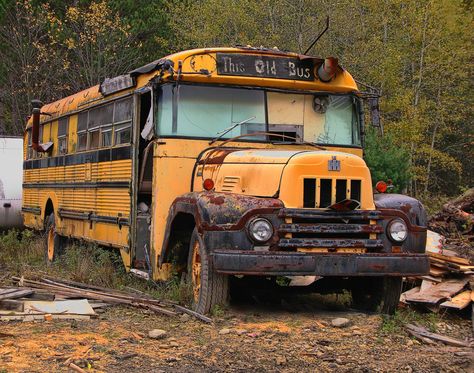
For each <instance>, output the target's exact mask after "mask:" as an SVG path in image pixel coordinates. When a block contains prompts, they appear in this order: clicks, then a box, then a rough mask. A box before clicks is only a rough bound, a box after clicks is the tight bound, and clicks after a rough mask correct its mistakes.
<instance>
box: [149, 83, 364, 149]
mask: <svg viewBox="0 0 474 373" xmlns="http://www.w3.org/2000/svg"><path fill="white" fill-rule="evenodd" d="M356 100H357V99H356V98H355V97H354V96H352V95H347V94H346V95H332V94H302V93H289V92H281V91H278V92H276V91H270V90H264V89H247V88H233V87H232V88H231V87H219V86H202V85H185V84H181V85H178V86H176V85H172V84H167V85H163V86H161V87H160V88H159V92H158V94H157V105H156V107H157V112H156V115H155V118H156V127H157V128H156V129H157V131H156V133H157V134H158V135H159V136H160V137H196V138H206V139H207V138H209V139H212V138H215V137H217V136H218V135H219V133H223V132H225V131H226V130H228V129H229V128H232V126H234V125H236V124H238V123H240V122H242V124H239V125H237V126H235V128H232V129H231V130H230V131H228V132H227V133H225V135H224V136H222V139H228V138H231V137H235V136H240V135H243V134H250V133H255V132H268V133H271V134H274V135H273V136H272V135H265V136H253V137H249V140H256V141H271V142H282V141H284V142H294V141H296V142H302V141H307V142H312V143H316V144H327V145H349V146H360V145H361V143H360V123H359V116H358V110H357V106H356V103H357V101H356ZM286 136H288V137H286ZM295 139H296V140H295Z"/></svg>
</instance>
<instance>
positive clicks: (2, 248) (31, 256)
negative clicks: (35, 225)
mask: <svg viewBox="0 0 474 373" xmlns="http://www.w3.org/2000/svg"><path fill="white" fill-rule="evenodd" d="M43 255H44V241H43V240H42V239H41V237H39V236H37V235H35V234H34V233H33V232H32V231H30V230H23V231H18V230H16V229H12V230H10V231H8V232H6V233H4V234H1V235H0V268H1V267H5V268H8V269H10V270H11V271H13V272H15V273H19V272H22V271H24V270H25V269H27V267H30V266H37V265H39V264H41V262H42V261H43Z"/></svg>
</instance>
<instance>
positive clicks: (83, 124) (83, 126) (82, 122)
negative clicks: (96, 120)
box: [77, 111, 89, 151]
mask: <svg viewBox="0 0 474 373" xmlns="http://www.w3.org/2000/svg"><path fill="white" fill-rule="evenodd" d="M88 114H89V112H87V111H84V112H82V113H79V116H78V118H77V151H81V150H86V149H87V118H88Z"/></svg>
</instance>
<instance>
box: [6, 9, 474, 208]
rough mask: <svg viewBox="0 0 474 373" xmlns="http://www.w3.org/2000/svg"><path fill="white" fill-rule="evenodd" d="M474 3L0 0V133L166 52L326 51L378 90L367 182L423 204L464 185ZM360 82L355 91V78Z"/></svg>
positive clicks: (470, 177)
mask: <svg viewBox="0 0 474 373" xmlns="http://www.w3.org/2000/svg"><path fill="white" fill-rule="evenodd" d="M473 14H474V3H473V1H472V0H463V1H462V0H431V1H430V0H260V1H253V0H193V1H190V0H167V1H165V0H152V1H150V0H95V1H90V0H66V1H61V0H50V1H38V0H0V135H2V134H6V135H21V134H22V133H23V128H24V124H25V120H26V118H27V116H28V115H29V113H30V112H31V107H30V102H31V100H32V99H34V98H35V99H40V100H42V101H43V102H49V101H52V100H56V99H58V98H60V97H64V96H66V95H69V94H71V93H74V92H77V91H79V90H82V89H84V88H86V87H89V86H92V85H95V84H97V83H99V82H101V81H102V80H103V79H104V78H105V77H112V76H115V75H119V74H122V73H124V72H127V71H130V70H132V69H133V68H135V67H138V66H141V65H143V64H146V63H148V62H151V61H153V60H156V59H158V58H160V57H163V56H165V55H167V54H169V53H172V52H175V51H179V50H183V49H188V48H193V47H204V46H233V45H252V46H264V47H269V48H272V47H275V46H276V47H278V48H279V49H282V50H290V51H295V52H300V53H302V52H304V51H305V50H306V48H307V47H308V46H309V45H310V44H311V42H312V41H313V39H314V38H315V36H316V35H317V34H318V33H319V32H320V31H321V30H322V29H323V28H324V22H325V18H326V16H327V15H329V17H330V22H331V25H330V29H329V31H328V32H327V33H326V34H325V35H324V36H323V37H322V38H321V40H320V41H319V42H318V43H317V44H316V46H315V47H314V48H313V49H312V50H311V54H313V55H317V56H323V57H326V56H335V57H337V58H338V59H339V61H340V63H341V64H342V65H343V66H344V67H345V68H346V69H347V70H349V72H351V74H352V75H353V76H354V77H355V78H356V79H357V80H358V81H361V82H364V83H366V84H369V85H370V86H372V87H375V88H376V89H377V90H379V92H381V94H382V97H381V100H380V103H381V114H382V123H383V125H384V132H385V133H384V137H383V138H381V136H380V134H379V132H376V131H370V132H369V134H368V138H367V149H366V153H365V158H366V161H367V162H368V164H369V166H370V167H371V171H372V174H373V179H374V181H376V180H379V179H385V180H387V179H392V180H393V181H394V184H395V186H396V189H397V190H403V191H405V192H407V193H409V194H411V195H413V196H415V197H418V198H421V199H422V200H423V201H428V203H429V204H430V203H432V204H436V202H439V201H442V200H443V198H445V197H448V196H452V195H455V194H458V193H460V192H462V191H463V190H465V189H466V188H468V187H472V186H473V184H474V183H473V181H474V172H473V171H474V166H473V163H474V162H473V160H472V155H473V150H474V123H473V117H474V112H473V85H474V84H473V82H474V79H473V66H474V63H473V61H474V58H473V57H474V55H473V46H472V41H473V40H474V27H473V26H474V25H473ZM361 88H363V87H362V86H361Z"/></svg>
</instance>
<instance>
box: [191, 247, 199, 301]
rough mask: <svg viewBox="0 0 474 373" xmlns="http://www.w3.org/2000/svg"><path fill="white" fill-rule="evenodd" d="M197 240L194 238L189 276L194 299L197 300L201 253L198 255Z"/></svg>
mask: <svg viewBox="0 0 474 373" xmlns="http://www.w3.org/2000/svg"><path fill="white" fill-rule="evenodd" d="M199 249H200V245H199V241H198V240H196V242H195V243H194V247H193V261H192V271H191V277H192V281H193V295H194V301H195V302H198V301H199V292H200V291H201V255H199Z"/></svg>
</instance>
